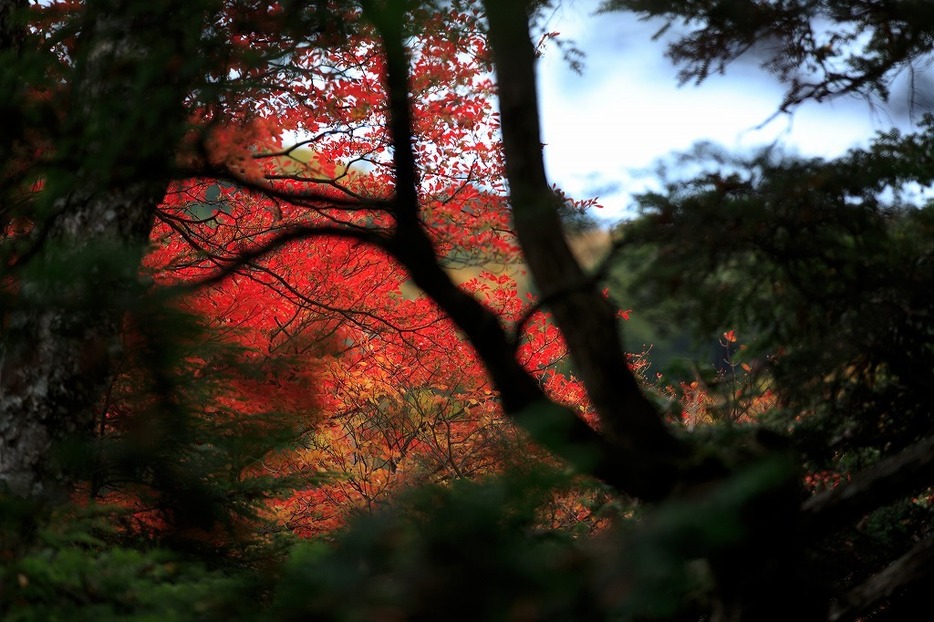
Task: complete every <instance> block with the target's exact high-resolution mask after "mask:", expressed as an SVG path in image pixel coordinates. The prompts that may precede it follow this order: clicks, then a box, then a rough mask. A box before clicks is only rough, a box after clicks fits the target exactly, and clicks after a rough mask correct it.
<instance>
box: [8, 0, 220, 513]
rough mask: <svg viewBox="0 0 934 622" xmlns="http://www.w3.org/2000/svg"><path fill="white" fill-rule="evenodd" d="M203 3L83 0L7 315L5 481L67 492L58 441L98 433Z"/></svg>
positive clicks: (13, 488)
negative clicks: (178, 67) (68, 76)
mask: <svg viewBox="0 0 934 622" xmlns="http://www.w3.org/2000/svg"><path fill="white" fill-rule="evenodd" d="M198 5H199V3H198V2H190V3H186V2H184V1H181V0H179V1H169V0H165V1H161V2H160V1H156V2H143V3H141V2H133V1H132V0H97V1H94V0H91V1H89V2H87V3H86V5H85V6H84V7H83V9H82V10H83V13H82V15H81V17H80V19H81V20H82V22H81V29H80V32H79V35H78V43H77V47H76V52H75V55H74V59H73V65H72V67H71V69H72V71H73V79H72V81H71V82H70V84H69V85H68V86H67V88H68V89H69V92H68V94H67V95H68V100H69V101H70V102H71V105H70V109H69V110H68V111H67V113H66V114H65V115H64V118H63V120H62V125H61V127H60V128H58V129H59V132H58V134H57V135H56V136H54V139H55V145H54V147H53V148H54V149H55V153H49V154H43V156H44V159H45V160H47V161H48V162H50V163H51V164H50V165H49V166H48V167H47V168H46V169H44V170H42V171H39V173H40V174H41V175H42V176H43V177H44V181H45V188H44V189H43V191H42V192H41V193H39V194H37V195H36V196H35V197H34V204H33V205H32V206H31V207H30V209H31V210H32V212H31V214H30V216H31V221H32V231H31V233H30V235H29V238H28V239H27V240H25V242H26V243H27V244H28V245H29V248H28V249H27V250H26V251H24V252H23V253H21V254H20V258H21V259H22V260H21V261H20V262H19V263H18V264H17V265H16V266H15V268H13V269H12V271H11V275H10V277H11V278H10V279H9V282H11V283H15V285H14V290H13V291H12V292H11V295H10V296H9V298H8V299H11V300H13V301H14V303H13V304H12V305H11V307H12V308H10V309H7V310H6V313H5V317H3V318H0V319H2V321H3V324H2V326H3V332H4V334H3V341H2V343H0V490H2V489H3V488H6V489H8V490H9V491H10V492H12V493H13V494H16V495H21V496H31V497H55V496H57V495H59V494H60V493H61V492H62V491H63V490H64V489H63V486H62V485H63V484H64V483H65V481H66V480H67V474H66V473H65V472H64V471H63V470H62V466H61V464H59V463H58V462H57V461H56V460H55V451H54V449H55V448H56V447H58V446H59V445H60V444H61V443H62V442H64V441H72V440H75V441H81V440H83V439H86V438H87V437H89V436H90V435H91V433H92V430H93V425H94V422H95V419H96V417H95V407H96V404H97V402H98V401H99V399H100V396H101V394H102V390H103V388H104V387H105V386H106V383H107V382H108V377H109V374H110V371H111V365H112V363H113V361H114V359H115V357H117V356H119V354H120V350H121V339H120V328H121V324H122V321H123V316H124V313H125V311H126V309H127V308H128V307H129V306H130V305H131V304H132V303H133V301H134V299H135V298H136V296H137V295H138V293H139V292H140V291H141V290H140V284H139V275H138V270H139V262H140V259H141V257H142V254H143V252H144V250H145V247H146V244H147V243H148V238H149V233H150V230H151V227H152V222H153V215H154V213H155V209H156V207H157V206H158V204H159V203H160V201H161V200H162V197H163V196H164V193H165V188H166V184H167V182H168V179H169V174H170V167H171V165H172V162H173V160H174V156H175V153H176V148H177V145H178V141H179V139H180V137H181V136H182V133H183V130H184V122H185V112H184V107H183V102H184V98H185V96H186V95H187V94H188V91H189V89H190V86H191V85H190V79H191V78H192V77H193V74H189V75H188V76H185V75H183V74H180V73H179V72H177V71H173V70H172V67H173V66H174V65H173V62H174V61H173V59H174V58H175V57H176V56H178V55H182V56H184V55H195V54H196V48H195V47H194V46H195V45H196V44H197V41H198V38H199V33H200V30H201V21H202V19H201V13H200V11H202V10H203V5H201V8H199V7H198ZM8 39H9V37H8V36H4V35H0V40H8ZM194 57H195V58H197V56H194ZM28 79H29V76H24V80H28ZM2 164H6V163H2Z"/></svg>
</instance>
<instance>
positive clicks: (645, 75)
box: [539, 0, 906, 220]
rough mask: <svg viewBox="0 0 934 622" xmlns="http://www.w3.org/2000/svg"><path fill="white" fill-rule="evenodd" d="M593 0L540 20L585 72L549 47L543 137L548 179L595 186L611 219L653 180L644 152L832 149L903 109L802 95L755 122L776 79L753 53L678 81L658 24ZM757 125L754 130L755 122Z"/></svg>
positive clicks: (775, 90)
mask: <svg viewBox="0 0 934 622" xmlns="http://www.w3.org/2000/svg"><path fill="white" fill-rule="evenodd" d="M597 5H598V2H597V0H566V1H565V2H562V3H561V6H560V7H559V8H558V9H557V10H556V11H555V12H554V13H553V14H551V15H550V16H549V18H548V23H547V24H546V26H545V27H546V29H547V30H549V31H559V32H560V33H561V38H563V39H570V40H572V41H573V42H574V43H575V44H576V46H577V47H578V48H579V49H580V50H582V51H583V52H584V53H585V54H586V57H585V59H584V62H585V67H584V71H583V75H578V74H576V73H575V72H574V71H572V70H571V69H570V67H569V66H568V63H567V62H566V61H564V60H563V59H562V54H561V52H560V50H558V49H557V48H556V47H554V46H550V47H548V48H547V49H546V51H545V55H544V57H543V58H542V60H541V61H540V65H539V73H540V77H539V80H540V82H539V89H540V93H541V109H542V110H541V112H542V123H543V133H544V137H543V141H544V142H545V143H546V148H545V156H546V163H547V166H548V172H549V176H550V178H551V180H552V181H553V182H555V183H557V184H558V185H559V186H561V187H562V188H563V189H564V190H565V191H567V192H568V193H569V194H571V195H572V196H575V197H578V198H585V197H591V196H599V197H600V202H601V203H602V204H603V205H604V209H603V210H601V211H599V212H597V213H596V214H595V215H597V216H600V217H602V218H605V219H609V220H618V219H619V218H621V217H623V216H624V215H625V214H626V211H627V208H628V207H629V206H630V205H631V198H630V196H631V193H632V192H638V191H639V190H642V189H645V188H646V187H647V185H648V184H651V183H652V178H653V175H652V172H651V171H652V168H653V163H654V162H655V161H656V160H657V159H658V158H661V157H663V156H665V155H666V154H668V153H670V152H672V151H683V150H687V149H688V148H689V147H690V146H691V145H692V144H694V143H695V142H697V141H700V140H712V141H714V142H717V143H719V144H721V145H723V146H725V147H728V148H731V149H748V148H751V147H755V146H760V145H765V144H769V143H772V142H774V141H775V140H780V141H782V143H783V144H785V145H786V146H788V147H791V148H792V149H793V150H795V151H797V152H798V153H800V154H802V155H806V156H825V157H832V156H835V155H838V154H840V153H842V152H844V151H845V150H846V149H848V148H850V147H852V146H855V145H865V144H866V142H867V139H868V138H869V137H871V136H872V135H873V134H874V133H875V131H876V130H881V129H887V128H889V127H891V125H893V124H895V123H898V124H899V125H901V126H903V127H905V126H906V120H905V119H902V118H900V117H898V118H896V117H897V115H896V114H895V113H892V112H890V111H889V110H886V109H882V108H878V107H876V108H871V107H870V106H868V105H867V103H866V102H865V101H864V100H861V99H855V98H850V99H840V100H836V101H834V102H830V103H824V104H821V105H817V104H809V105H805V106H803V107H801V108H799V109H798V110H797V111H796V112H795V113H794V115H792V116H788V115H782V116H779V117H777V118H775V119H774V120H772V121H771V122H769V123H768V124H766V125H765V126H764V127H761V128H759V126H760V125H761V124H762V123H763V122H764V121H766V120H767V119H768V118H769V117H770V116H771V115H772V114H773V113H774V112H775V111H776V109H777V107H778V105H779V104H780V102H781V97H782V93H783V92H782V89H781V87H780V86H779V85H778V84H777V82H776V81H775V80H774V79H773V78H772V77H771V76H769V75H767V74H765V73H764V72H763V71H761V70H760V69H758V68H757V67H756V66H755V65H754V64H752V63H749V64H740V65H734V66H732V67H730V68H728V69H727V74H726V76H715V77H712V78H710V79H709V80H708V81H706V82H705V83H704V84H702V85H701V86H699V87H695V86H693V85H691V84H688V85H685V86H683V87H680V88H679V87H678V86H677V78H676V75H675V74H676V69H675V68H674V67H673V66H672V65H671V64H670V62H669V61H668V60H667V59H666V58H664V56H663V54H664V44H663V43H660V42H654V41H652V40H651V37H652V34H653V33H654V32H655V31H656V30H657V29H658V24H652V23H649V24H647V23H644V22H639V21H638V20H637V19H636V18H634V17H633V16H631V15H628V14H622V13H615V14H609V15H599V16H594V15H593V13H594V11H595V9H596V7H597ZM757 128H758V129H757Z"/></svg>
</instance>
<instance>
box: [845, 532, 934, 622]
mask: <svg viewBox="0 0 934 622" xmlns="http://www.w3.org/2000/svg"><path fill="white" fill-rule="evenodd" d="M931 572H934V538H928V539H927V540H922V541H921V542H919V543H918V544H916V545H915V546H914V547H912V549H911V550H910V551H908V552H907V553H905V554H904V555H902V556H901V557H899V558H898V559H896V560H895V561H894V562H892V563H891V564H889V565H888V566H886V568H885V569H884V570H882V571H881V572H878V573H876V574H874V575H873V576H871V577H869V579H867V580H866V581H865V582H864V583H862V584H861V585H859V586H858V587H856V588H855V589H853V590H851V591H850V593H849V594H847V595H846V597H845V598H844V599H843V601H842V602H838V603H834V604H833V605H832V606H831V608H830V615H829V617H828V619H829V620H831V622H843V620H853V619H856V616H858V615H859V614H860V613H861V612H863V611H865V610H866V609H868V608H869V607H871V606H872V605H874V604H876V603H878V602H879V601H881V600H883V599H886V598H889V597H891V596H892V595H893V594H894V593H895V592H896V590H898V589H899V588H902V587H905V586H907V585H909V584H911V583H914V582H916V581H918V580H921V579H923V578H924V577H926V576H929V575H930V574H931Z"/></svg>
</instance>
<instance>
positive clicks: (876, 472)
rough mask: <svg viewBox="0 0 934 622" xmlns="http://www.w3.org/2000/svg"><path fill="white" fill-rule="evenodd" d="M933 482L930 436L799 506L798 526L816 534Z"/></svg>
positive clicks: (933, 453)
mask: <svg viewBox="0 0 934 622" xmlns="http://www.w3.org/2000/svg"><path fill="white" fill-rule="evenodd" d="M932 482H934V437H929V438H926V439H924V440H923V441H921V442H920V443H917V444H915V445H913V446H911V447H909V448H908V449H905V450H904V451H902V452H901V453H899V454H896V455H894V456H892V457H890V458H886V459H885V460H882V461H881V462H879V463H877V464H875V465H873V466H872V467H870V468H868V469H865V470H863V471H861V472H859V473H857V474H856V476H855V477H854V478H853V479H852V480H850V481H849V482H848V483H846V484H843V485H841V486H837V487H836V488H832V489H830V490H827V491H826V492H822V493H820V494H818V495H815V496H813V497H811V498H810V499H808V500H807V501H805V502H804V504H803V505H802V506H801V514H802V526H803V529H804V530H805V532H806V533H807V534H808V535H810V536H811V537H819V536H821V535H824V534H827V533H829V532H830V531H832V530H834V529H835V528H838V527H840V526H842V525H844V524H845V523H847V522H852V521H855V520H856V519H858V518H859V517H861V516H863V515H864V514H866V513H868V512H870V511H872V510H874V509H876V508H877V507H879V506H882V505H885V504H886V503H890V502H892V501H895V500H897V499H899V498H900V497H903V496H905V495H907V494H910V493H912V492H914V491H916V490H918V489H920V488H923V487H925V486H930V485H931V484H932Z"/></svg>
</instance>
